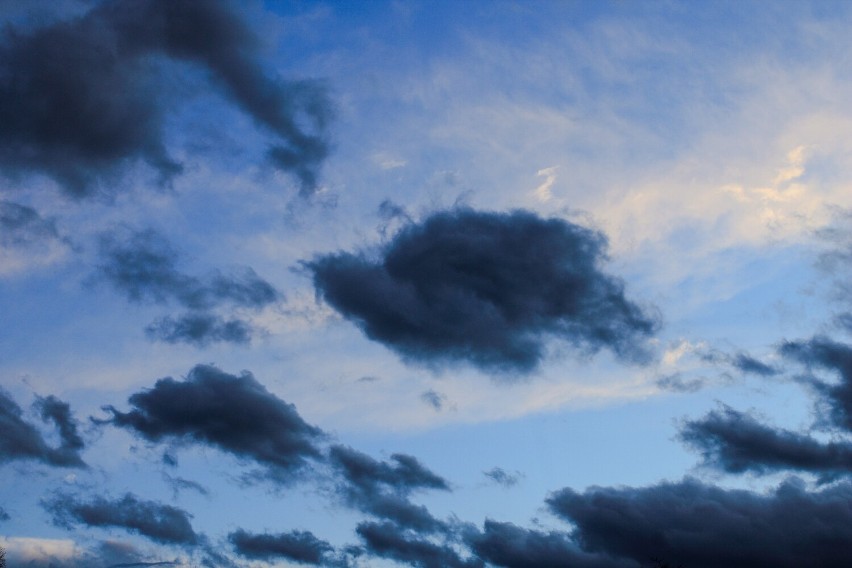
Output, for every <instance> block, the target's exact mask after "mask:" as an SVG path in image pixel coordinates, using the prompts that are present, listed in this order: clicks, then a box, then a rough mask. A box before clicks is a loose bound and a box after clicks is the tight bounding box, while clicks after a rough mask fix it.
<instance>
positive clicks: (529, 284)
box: [306, 209, 658, 373]
mask: <svg viewBox="0 0 852 568" xmlns="http://www.w3.org/2000/svg"><path fill="white" fill-rule="evenodd" d="M605 249H606V238H605V237H604V236H603V235H602V234H601V233H598V232H595V231H592V230H589V229H586V228H583V227H580V226H577V225H574V224H571V223H569V222H566V221H563V220H559V219H542V218H540V217H538V216H536V215H534V214H532V213H529V212H524V211H516V212H513V213H487V212H477V211H472V210H467V209H459V210H452V211H444V212H439V213H435V214H433V215H432V216H430V217H428V218H427V219H426V220H424V221H423V222H422V223H420V224H409V225H406V226H405V227H403V228H402V229H401V230H400V231H399V232H398V233H397V234H396V235H395V236H394V237H393V239H392V240H390V241H389V242H388V243H387V245H385V246H384V247H383V249H382V250H381V253H380V255H379V258H377V259H375V260H373V259H371V258H369V257H368V256H367V255H366V254H353V253H348V252H340V253H336V254H330V255H324V256H318V257H316V258H315V259H314V260H312V261H311V262H308V263H306V266H307V267H308V268H309V269H310V270H311V271H312V273H313V279H314V285H315V287H316V289H317V292H318V293H319V294H321V296H322V297H323V298H324V299H325V301H326V302H328V303H329V304H330V305H331V306H332V307H334V308H335V309H336V310H337V311H338V312H340V313H341V314H342V315H343V316H344V317H346V318H347V319H349V320H351V321H353V322H354V323H356V324H357V325H358V326H359V327H360V328H361V329H362V330H363V331H364V333H365V334H366V335H367V336H368V337H369V338H371V339H373V340H375V341H378V342H380V343H382V344H384V345H386V346H387V347H389V348H390V349H392V350H394V351H395V352H397V353H398V354H399V355H401V356H402V357H403V358H404V359H405V360H407V361H412V362H416V363H421V364H426V365H436V364H442V363H457V362H466V363H469V364H473V365H475V366H477V367H479V368H481V369H483V370H486V371H497V372H501V371H502V372H513V373H528V372H531V371H533V370H534V369H535V368H536V367H537V366H538V365H539V364H540V363H541V361H542V359H543V357H544V355H545V342H546V339H547V338H551V337H553V338H558V339H561V340H563V341H565V342H567V343H568V344H570V345H572V346H573V347H575V348H577V349H579V350H580V351H582V352H586V353H594V352H597V351H598V350H600V349H602V348H606V349H609V350H610V351H612V352H613V353H615V355H616V356H617V357H619V358H620V359H622V360H626V361H631V362H641V361H645V360H647V358H648V352H647V351H646V349H645V347H644V344H643V340H644V339H646V338H648V337H650V336H651V335H652V334H653V333H654V332H655V331H656V329H657V327H658V322H657V319H656V318H655V316H654V315H652V314H651V313H649V312H648V311H647V310H644V309H642V308H641V307H639V306H638V305H637V304H635V303H633V302H631V301H629V300H628V299H627V298H626V297H625V294H624V286H623V284H622V283H621V281H619V280H618V279H616V278H614V277H612V276H609V275H607V274H605V273H604V272H603V271H602V270H601V264H602V263H603V261H604V259H605V252H606V251H605Z"/></svg>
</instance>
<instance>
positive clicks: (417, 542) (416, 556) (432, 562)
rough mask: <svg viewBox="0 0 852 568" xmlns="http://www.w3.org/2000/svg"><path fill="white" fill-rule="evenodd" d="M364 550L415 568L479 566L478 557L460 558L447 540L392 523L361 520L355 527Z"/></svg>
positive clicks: (472, 567) (465, 567) (480, 564)
mask: <svg viewBox="0 0 852 568" xmlns="http://www.w3.org/2000/svg"><path fill="white" fill-rule="evenodd" d="M356 531H357V533H358V536H360V537H361V539H363V541H364V545H365V550H366V552H367V553H369V554H371V555H373V556H378V557H380V558H388V559H391V560H395V561H397V562H400V563H404V564H408V565H410V566H416V567H417V568H480V567H482V566H484V564H483V563H482V561H480V560H479V559H477V558H469V559H465V558H462V557H461V556H460V555H459V553H458V552H456V550H455V549H454V548H453V547H451V546H450V545H449V544H446V543H444V544H436V543H435V542H432V541H430V540H427V539H424V538H422V537H420V536H419V535H418V534H417V533H415V532H412V531H410V530H406V529H403V528H401V527H399V526H398V525H396V524H395V523H390V522H382V523H373V522H363V523H360V524H359V525H358V527H357V529H356Z"/></svg>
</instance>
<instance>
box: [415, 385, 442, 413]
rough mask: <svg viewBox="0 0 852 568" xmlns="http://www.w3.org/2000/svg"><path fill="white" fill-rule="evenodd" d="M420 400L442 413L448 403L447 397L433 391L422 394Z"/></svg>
mask: <svg viewBox="0 0 852 568" xmlns="http://www.w3.org/2000/svg"><path fill="white" fill-rule="evenodd" d="M420 400H422V401H423V402H425V403H426V404H428V405H429V406H431V407H432V408H434V409H435V410H437V411H439V412H440V411H441V410H443V408H444V404H445V403H446V402H447V397H446V395H443V394H441V393H439V392H437V391H435V390H433V389H429V390H427V391H424V392H423V393H421V394H420Z"/></svg>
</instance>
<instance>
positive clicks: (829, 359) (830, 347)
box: [779, 336, 852, 431]
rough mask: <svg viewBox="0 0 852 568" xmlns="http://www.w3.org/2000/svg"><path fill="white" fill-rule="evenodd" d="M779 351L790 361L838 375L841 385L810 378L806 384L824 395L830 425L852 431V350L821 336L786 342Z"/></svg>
mask: <svg viewBox="0 0 852 568" xmlns="http://www.w3.org/2000/svg"><path fill="white" fill-rule="evenodd" d="M779 351H780V353H781V354H782V355H784V356H785V357H787V358H788V359H792V360H795V361H798V362H800V363H803V364H804V365H807V366H809V367H812V368H813V367H816V368H821V369H825V370H829V371H834V372H835V373H836V374H837V377H838V378H839V381H837V382H830V383H828V382H825V381H822V380H820V379H819V378H817V377H815V376H810V377H806V381H807V382H808V383H809V384H810V385H812V386H813V387H814V388H815V389H816V390H817V391H818V392H819V393H820V394H821V395H822V401H821V402H822V404H821V405H820V406H821V407H824V410H825V415H826V420H827V421H828V422H829V423H830V425H833V426H837V427H840V428H843V429H845V430H847V431H852V346H849V345H846V344H844V343H838V342H836V341H834V340H832V339H830V338H828V337H824V336H818V337H814V338H812V339H810V340H807V341H787V342H784V343H783V344H782V345H781V347H780V348H779Z"/></svg>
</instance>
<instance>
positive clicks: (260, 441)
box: [96, 365, 324, 482]
mask: <svg viewBox="0 0 852 568" xmlns="http://www.w3.org/2000/svg"><path fill="white" fill-rule="evenodd" d="M129 402H130V404H131V406H133V407H134V408H133V410H131V411H129V412H120V411H118V410H116V409H115V408H114V407H112V406H109V407H105V410H107V411H108V412H109V413H110V414H111V415H112V417H111V418H109V419H107V420H97V421H96V422H98V423H110V424H113V425H114V426H118V427H120V428H126V429H128V430H130V431H131V432H133V433H135V434H137V435H139V436H141V437H142V438H144V439H146V440H148V441H150V442H177V443H186V444H189V443H196V444H202V445H208V446H212V447H215V448H218V449H220V450H222V451H224V452H227V453H230V454H232V455H234V456H236V457H238V458H240V459H244V460H251V461H254V462H256V463H257V464H259V465H261V466H263V467H264V468H265V473H264V477H266V478H268V479H270V480H273V481H277V482H286V481H288V480H290V479H292V478H293V476H295V475H296V474H297V472H298V471H299V470H301V469H303V468H304V467H305V466H306V465H307V463H308V460H310V459H321V457H322V456H321V453H320V450H319V449H318V447H317V445H316V444H317V442H318V441H320V440H321V439H322V438H323V437H324V433H323V432H322V430H320V429H319V428H317V427H315V426H311V425H310V424H308V423H306V422H305V421H304V420H303V419H302V417H301V416H299V413H298V412H296V407H295V406H293V405H292V404H288V403H286V402H284V401H283V400H281V399H280V398H278V397H276V396H275V395H274V394H272V393H270V392H269V391H268V390H266V388H265V387H264V386H263V385H261V384H260V383H259V382H257V380H256V379H255V378H254V376H253V375H252V374H251V373H249V372H247V371H246V372H243V373H242V374H241V375H240V376H235V375H229V374H228V373H225V372H223V371H220V370H219V369H217V368H216V367H212V366H208V365H197V366H195V367H194V368H193V369H192V370H191V371H190V372H189V374H188V375H187V377H186V379H185V380H183V381H176V380H174V379H173V378H171V377H166V378H163V379H160V380H158V381H157V382H156V384H155V385H154V387H153V388H152V389H148V390H145V391H141V392H137V393H136V394H133V395H132V396H131V397H130V398H129Z"/></svg>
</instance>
